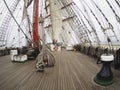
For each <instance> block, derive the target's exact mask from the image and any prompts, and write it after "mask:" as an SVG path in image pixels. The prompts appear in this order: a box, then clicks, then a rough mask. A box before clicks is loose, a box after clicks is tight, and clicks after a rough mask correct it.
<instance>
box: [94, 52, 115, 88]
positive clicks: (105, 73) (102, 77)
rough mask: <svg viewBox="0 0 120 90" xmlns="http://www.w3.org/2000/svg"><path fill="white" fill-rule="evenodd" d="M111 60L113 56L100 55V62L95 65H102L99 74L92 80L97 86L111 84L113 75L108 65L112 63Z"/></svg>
mask: <svg viewBox="0 0 120 90" xmlns="http://www.w3.org/2000/svg"><path fill="white" fill-rule="evenodd" d="M113 60H114V56H113V55H112V54H108V53H105V54H102V55H101V60H100V61H98V62H97V63H98V64H100V63H102V64H103V66H102V68H101V70H100V72H99V73H98V74H97V75H96V77H95V78H94V81H95V82H96V83H97V84H100V85H104V86H105V85H110V84H112V83H113V73H112V70H111V67H110V64H111V63H112V62H113Z"/></svg>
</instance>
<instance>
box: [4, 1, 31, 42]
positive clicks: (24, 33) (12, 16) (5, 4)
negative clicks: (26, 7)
mask: <svg viewBox="0 0 120 90" xmlns="http://www.w3.org/2000/svg"><path fill="white" fill-rule="evenodd" d="M3 1H4V3H5V5H6V7H7V9H8V10H9V12H10V14H11V16H12V17H13V19H14V21H15V22H16V24H17V25H18V27H19V28H20V30H21V31H22V33H23V34H24V35H25V37H26V39H28V40H29V41H31V40H30V39H29V38H28V36H27V35H26V34H25V32H24V31H23V30H22V28H21V26H20V25H19V23H18V22H17V20H16V19H15V17H14V16H13V14H12V13H11V11H10V9H9V7H8V5H7V3H6V1H5V0H3Z"/></svg>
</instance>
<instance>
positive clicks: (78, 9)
mask: <svg viewBox="0 0 120 90" xmlns="http://www.w3.org/2000/svg"><path fill="white" fill-rule="evenodd" d="M74 5H75V6H76V8H77V10H76V12H78V11H80V13H81V14H82V15H83V17H84V18H85V20H86V21H87V22H88V24H89V26H90V27H91V29H92V30H93V32H94V34H95V36H96V38H97V43H98V45H100V40H99V37H98V35H97V32H96V30H95V28H94V27H93V26H92V24H91V23H90V21H89V20H88V19H87V18H86V17H85V15H84V14H83V12H82V11H81V10H80V8H79V7H78V6H77V5H76V4H75V3H74Z"/></svg>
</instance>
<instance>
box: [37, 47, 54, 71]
mask: <svg viewBox="0 0 120 90" xmlns="http://www.w3.org/2000/svg"><path fill="white" fill-rule="evenodd" d="M54 65H55V58H54V56H53V55H52V53H51V52H50V50H49V49H48V48H46V47H45V48H43V49H42V51H41V53H40V54H39V55H38V56H37V63H36V68H37V70H44V68H45V67H52V66H54Z"/></svg>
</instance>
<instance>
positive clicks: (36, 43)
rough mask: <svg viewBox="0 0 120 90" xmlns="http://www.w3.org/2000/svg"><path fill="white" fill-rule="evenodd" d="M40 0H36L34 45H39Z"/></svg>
mask: <svg viewBox="0 0 120 90" xmlns="http://www.w3.org/2000/svg"><path fill="white" fill-rule="evenodd" d="M38 19H39V0H34V9H33V42H34V47H36V46H37V47H39V33H38V26H39V24H38V22H39V20H38Z"/></svg>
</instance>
